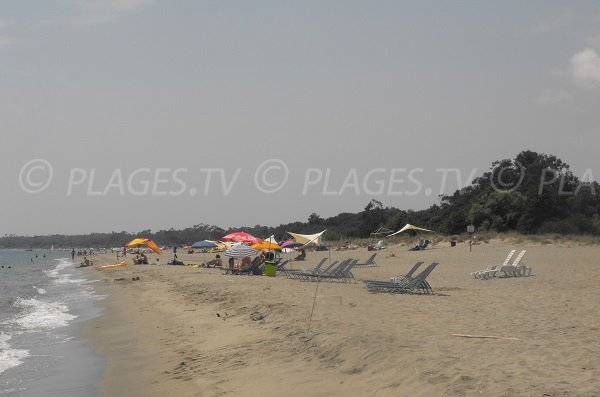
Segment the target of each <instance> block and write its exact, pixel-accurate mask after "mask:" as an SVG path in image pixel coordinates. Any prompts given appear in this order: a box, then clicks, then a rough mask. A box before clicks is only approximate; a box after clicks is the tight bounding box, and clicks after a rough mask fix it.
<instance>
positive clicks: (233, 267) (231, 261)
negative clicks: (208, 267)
mask: <svg viewBox="0 0 600 397" xmlns="http://www.w3.org/2000/svg"><path fill="white" fill-rule="evenodd" d="M233 269H235V259H233V258H229V271H230V272H232V273H233Z"/></svg>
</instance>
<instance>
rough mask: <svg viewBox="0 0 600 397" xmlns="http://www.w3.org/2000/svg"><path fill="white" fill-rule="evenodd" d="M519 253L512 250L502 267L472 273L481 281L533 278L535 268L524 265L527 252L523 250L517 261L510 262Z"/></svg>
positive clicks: (494, 266) (491, 267)
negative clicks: (499, 278)
mask: <svg viewBox="0 0 600 397" xmlns="http://www.w3.org/2000/svg"><path fill="white" fill-rule="evenodd" d="M516 252H517V251H516V250H512V251H510V252H509V253H508V255H507V256H506V259H505V260H504V262H503V263H502V264H501V265H490V266H488V267H487V268H485V269H483V270H479V271H476V272H473V273H471V276H473V278H477V279H480V280H489V279H491V278H495V277H500V276H504V277H520V276H531V275H532V273H533V268H531V267H529V266H527V265H525V264H524V263H522V260H523V257H524V256H525V254H526V253H527V250H522V251H521V252H519V255H517V257H516V258H515V260H514V261H513V262H512V263H510V260H511V259H512V257H513V256H514V255H515V253H516Z"/></svg>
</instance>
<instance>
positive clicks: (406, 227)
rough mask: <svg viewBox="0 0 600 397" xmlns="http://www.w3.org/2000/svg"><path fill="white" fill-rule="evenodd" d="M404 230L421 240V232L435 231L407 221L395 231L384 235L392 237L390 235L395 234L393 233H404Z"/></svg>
mask: <svg viewBox="0 0 600 397" xmlns="http://www.w3.org/2000/svg"><path fill="white" fill-rule="evenodd" d="M405 232H408V233H414V234H413V236H416V237H417V239H418V240H421V233H422V232H430V233H435V232H434V231H433V230H429V229H425V228H422V227H418V226H415V225H411V224H410V223H407V224H406V225H404V227H403V228H402V229H400V230H398V231H397V232H395V233H392V234H390V235H388V236H385V237H392V236H395V235H397V234H399V233H405Z"/></svg>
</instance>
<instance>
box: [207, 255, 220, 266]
mask: <svg viewBox="0 0 600 397" xmlns="http://www.w3.org/2000/svg"><path fill="white" fill-rule="evenodd" d="M221 266H223V261H221V255H219V254H217V256H216V257H215V259H213V260H212V261H208V262H206V263H203V264H202V267H221Z"/></svg>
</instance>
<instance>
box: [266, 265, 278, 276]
mask: <svg viewBox="0 0 600 397" xmlns="http://www.w3.org/2000/svg"><path fill="white" fill-rule="evenodd" d="M276 273H277V265H275V262H265V276H267V277H275V275H276Z"/></svg>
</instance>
